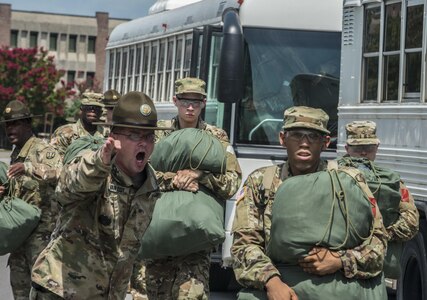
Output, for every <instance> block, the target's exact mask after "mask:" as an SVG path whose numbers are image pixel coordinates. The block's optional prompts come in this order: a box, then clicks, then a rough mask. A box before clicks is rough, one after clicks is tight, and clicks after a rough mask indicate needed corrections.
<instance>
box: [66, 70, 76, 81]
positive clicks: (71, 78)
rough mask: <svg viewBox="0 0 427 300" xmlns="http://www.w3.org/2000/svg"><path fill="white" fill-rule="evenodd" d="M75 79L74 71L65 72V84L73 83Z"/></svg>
mask: <svg viewBox="0 0 427 300" xmlns="http://www.w3.org/2000/svg"><path fill="white" fill-rule="evenodd" d="M75 79H76V71H68V72H67V83H68V84H70V83H74V80H75Z"/></svg>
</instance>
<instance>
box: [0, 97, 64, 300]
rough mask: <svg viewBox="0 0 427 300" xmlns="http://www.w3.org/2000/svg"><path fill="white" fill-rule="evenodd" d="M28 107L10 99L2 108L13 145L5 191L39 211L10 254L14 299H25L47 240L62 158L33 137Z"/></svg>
mask: <svg viewBox="0 0 427 300" xmlns="http://www.w3.org/2000/svg"><path fill="white" fill-rule="evenodd" d="M32 117H33V115H31V113H30V111H29V110H28V108H27V107H26V106H25V105H24V104H23V103H22V102H19V101H16V100H14V101H11V102H9V103H8V104H7V105H6V108H5V110H4V112H3V120H2V121H1V122H2V123H4V124H5V129H6V135H7V137H8V138H9V141H10V142H11V143H12V144H13V145H14V146H15V147H14V149H13V151H12V154H11V160H10V167H9V169H8V171H7V176H8V178H9V180H8V181H9V182H8V184H6V185H5V187H7V188H6V189H4V187H2V189H1V190H2V191H3V192H4V193H5V194H9V195H11V196H15V197H18V198H21V199H23V200H24V201H26V202H28V203H31V204H33V205H35V206H37V207H39V208H40V209H41V211H42V214H41V218H40V223H39V224H38V226H37V228H36V229H35V230H34V231H33V233H32V234H31V235H30V237H29V238H28V239H27V240H26V241H25V243H24V244H23V245H22V246H21V247H19V248H18V249H17V250H16V251H14V252H13V253H11V254H10V256H9V262H8V264H9V266H10V281H11V286H12V290H13V295H14V297H15V300H23V299H28V297H29V293H30V289H31V267H32V265H33V263H34V261H35V260H36V258H37V256H38V255H39V253H40V252H41V251H42V250H43V249H44V247H46V245H47V244H48V242H49V239H50V234H51V233H52V230H53V228H54V224H55V220H56V219H55V215H54V213H55V212H53V211H52V210H53V207H55V205H53V198H52V195H53V193H54V190H55V185H56V182H57V174H58V170H59V169H60V168H61V158H60V156H59V154H58V152H57V151H56V150H55V149H54V148H53V147H52V146H50V145H49V144H47V143H46V142H44V141H43V140H41V139H39V138H36V137H35V136H34V134H33V131H32V128H31V120H32Z"/></svg>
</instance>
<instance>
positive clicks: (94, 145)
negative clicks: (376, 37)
mask: <svg viewBox="0 0 427 300" xmlns="http://www.w3.org/2000/svg"><path fill="white" fill-rule="evenodd" d="M104 142H105V138H103V137H99V136H93V135H86V136H82V137H79V138H78V139H76V140H74V141H73V142H72V143H71V144H70V145H69V146H68V147H67V150H66V151H65V154H64V164H68V163H70V162H71V161H72V160H73V159H74V158H76V157H78V156H79V155H81V154H80V152H82V151H83V150H86V149H90V150H92V151H96V150H98V149H99V148H100V147H101V146H102V145H103V144H104Z"/></svg>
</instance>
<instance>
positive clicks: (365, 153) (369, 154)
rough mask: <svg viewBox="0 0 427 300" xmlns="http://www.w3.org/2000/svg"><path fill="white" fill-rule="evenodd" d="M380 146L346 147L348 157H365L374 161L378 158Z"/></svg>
mask: <svg viewBox="0 0 427 300" xmlns="http://www.w3.org/2000/svg"><path fill="white" fill-rule="evenodd" d="M378 146H379V145H345V149H346V150H347V153H348V155H350V156H353V157H364V158H367V159H369V160H370V161H374V160H375V157H376V156H377V151H378Z"/></svg>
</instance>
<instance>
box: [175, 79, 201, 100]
mask: <svg viewBox="0 0 427 300" xmlns="http://www.w3.org/2000/svg"><path fill="white" fill-rule="evenodd" d="M205 89H206V83H205V82H204V81H203V80H201V79H199V78H193V77H187V78H182V79H178V80H176V81H175V94H176V95H180V94H185V93H195V94H200V95H203V96H206V90H205Z"/></svg>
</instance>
